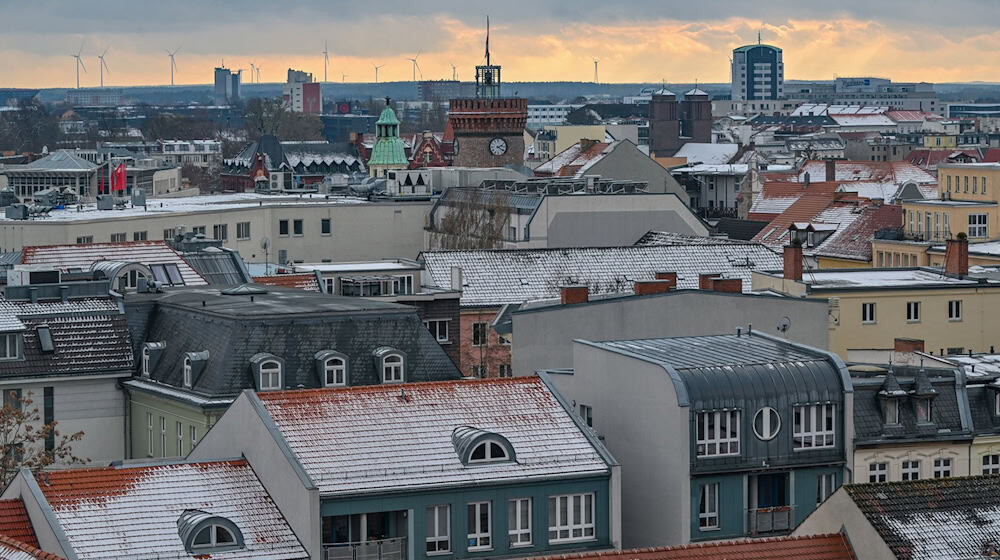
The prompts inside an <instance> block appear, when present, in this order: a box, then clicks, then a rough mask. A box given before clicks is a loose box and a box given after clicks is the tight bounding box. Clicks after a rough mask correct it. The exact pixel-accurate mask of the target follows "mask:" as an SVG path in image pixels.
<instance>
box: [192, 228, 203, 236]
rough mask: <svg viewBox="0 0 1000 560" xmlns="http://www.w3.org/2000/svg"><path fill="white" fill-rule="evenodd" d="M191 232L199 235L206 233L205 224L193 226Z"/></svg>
mask: <svg viewBox="0 0 1000 560" xmlns="http://www.w3.org/2000/svg"><path fill="white" fill-rule="evenodd" d="M191 233H193V234H195V235H198V234H199V233H200V234H202V235H205V226H193V227H192V228H191Z"/></svg>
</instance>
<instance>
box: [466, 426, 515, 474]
mask: <svg viewBox="0 0 1000 560" xmlns="http://www.w3.org/2000/svg"><path fill="white" fill-rule="evenodd" d="M451 443H452V445H454V446H455V452H456V453H458V458H459V460H460V461H462V464H464V465H470V464H476V463H497V462H501V461H516V460H517V457H516V456H515V454H514V447H513V446H512V445H511V444H510V441H508V440H507V438H505V437H503V436H502V435H500V434H497V433H493V432H487V431H485V430H480V429H479V428H473V427H472V426H459V427H457V428H455V429H454V430H453V431H452V432H451Z"/></svg>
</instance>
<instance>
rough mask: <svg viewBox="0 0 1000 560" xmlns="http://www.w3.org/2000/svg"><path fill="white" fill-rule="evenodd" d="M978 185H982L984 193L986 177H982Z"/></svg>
mask: <svg viewBox="0 0 1000 560" xmlns="http://www.w3.org/2000/svg"><path fill="white" fill-rule="evenodd" d="M980 185H982V187H983V194H986V177H983V178H982V181H981V182H980Z"/></svg>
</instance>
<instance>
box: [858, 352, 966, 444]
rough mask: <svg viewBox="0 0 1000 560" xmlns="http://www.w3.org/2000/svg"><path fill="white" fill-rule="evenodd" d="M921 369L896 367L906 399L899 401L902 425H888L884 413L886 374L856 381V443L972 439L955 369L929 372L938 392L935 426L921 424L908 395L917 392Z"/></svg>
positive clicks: (894, 368)
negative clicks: (882, 395)
mask: <svg viewBox="0 0 1000 560" xmlns="http://www.w3.org/2000/svg"><path fill="white" fill-rule="evenodd" d="M918 369H919V368H914V367H907V366H893V372H894V374H895V376H896V379H897V381H898V382H899V386H900V387H901V388H902V389H903V390H904V391H906V392H907V396H906V397H904V398H902V399H900V400H899V424H898V425H887V424H886V423H885V419H884V417H883V413H882V400H881V398H880V397H879V391H881V390H882V385H883V383H884V381H885V375H874V376H865V377H860V376H856V377H854V378H853V381H854V432H855V435H854V443H855V444H856V445H877V444H881V443H892V442H894V441H896V442H906V441H934V440H944V441H953V440H967V439H971V438H972V435H971V429H972V426H971V421H970V420H969V417H968V415H967V412H966V413H963V412H962V403H960V401H959V397H958V391H957V384H956V379H955V374H954V372H953V371H952V370H942V369H937V370H927V374H928V376H929V377H930V381H931V385H932V386H933V387H934V389H936V390H937V396H936V397H934V403H933V407H932V408H933V412H932V414H933V420H934V423H932V424H918V423H917V416H916V410H915V408H914V406H915V404H914V399H913V398H912V397H911V396H910V395H909V393H910V392H912V391H914V390H915V382H914V377H915V376H916V373H917V370H918Z"/></svg>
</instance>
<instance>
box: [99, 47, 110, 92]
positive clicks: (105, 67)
mask: <svg viewBox="0 0 1000 560" xmlns="http://www.w3.org/2000/svg"><path fill="white" fill-rule="evenodd" d="M110 48H111V47H108V48H107V49H104V52H103V53H101V56H98V57H97V60H100V61H101V62H100V64H98V65H97V67H98V68H100V69H101V87H104V71H105V70H107V71H108V72H111V69H110V68H108V63H107V62H106V61H105V60H104V55H106V54H108V49H110Z"/></svg>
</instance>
